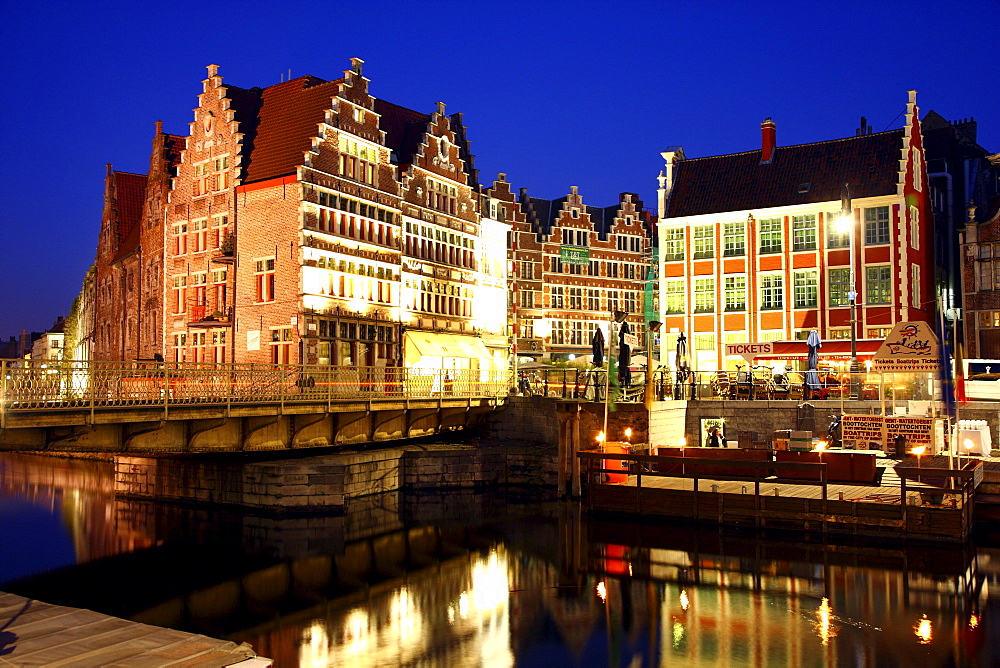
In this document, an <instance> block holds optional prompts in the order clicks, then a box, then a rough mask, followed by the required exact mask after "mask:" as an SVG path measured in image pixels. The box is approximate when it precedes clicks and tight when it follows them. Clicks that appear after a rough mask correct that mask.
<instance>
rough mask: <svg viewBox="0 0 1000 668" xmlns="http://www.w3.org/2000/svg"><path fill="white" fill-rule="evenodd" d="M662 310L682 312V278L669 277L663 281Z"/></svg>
mask: <svg viewBox="0 0 1000 668" xmlns="http://www.w3.org/2000/svg"><path fill="white" fill-rule="evenodd" d="M663 293H664V295H663V312H664V313H684V280H683V279H670V280H665V281H664V282H663Z"/></svg>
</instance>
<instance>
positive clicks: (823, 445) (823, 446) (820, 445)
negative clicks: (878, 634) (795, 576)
mask: <svg viewBox="0 0 1000 668" xmlns="http://www.w3.org/2000/svg"><path fill="white" fill-rule="evenodd" d="M814 449H815V450H816V452H823V451H824V450H826V441H818V442H817V443H816V447H815V448H814ZM823 600H824V601H825V600H826V599H823Z"/></svg>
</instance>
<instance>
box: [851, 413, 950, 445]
mask: <svg viewBox="0 0 1000 668" xmlns="http://www.w3.org/2000/svg"><path fill="white" fill-rule="evenodd" d="M840 429H841V437H840V440H841V441H843V443H844V445H845V446H848V444H852V445H854V447H857V445H858V444H859V443H860V444H861V445H862V446H867V445H868V444H869V443H878V444H880V445H882V444H887V443H892V442H893V441H895V439H896V437H897V436H903V437H905V438H906V447H907V448H912V447H914V446H919V445H926V446H927V448H928V451H930V450H931V445H932V441H933V434H934V418H929V417H914V416H907V415H890V416H884V415H845V416H844V417H843V419H842V420H841V422H840Z"/></svg>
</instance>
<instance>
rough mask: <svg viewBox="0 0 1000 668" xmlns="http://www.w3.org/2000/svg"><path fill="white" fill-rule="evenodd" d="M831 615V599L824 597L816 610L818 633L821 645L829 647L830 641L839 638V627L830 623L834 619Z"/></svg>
mask: <svg viewBox="0 0 1000 668" xmlns="http://www.w3.org/2000/svg"><path fill="white" fill-rule="evenodd" d="M830 613H831V608H830V599H828V598H826V597H825V596H824V597H823V601H822V602H821V603H820V604H819V608H817V610H816V633H817V635H819V639H820V644H821V645H829V644H830V639H831V638H836V637H837V627H836V626H835V625H834V624H831V623H830V620H831V619H832V617H833V615H832V614H830Z"/></svg>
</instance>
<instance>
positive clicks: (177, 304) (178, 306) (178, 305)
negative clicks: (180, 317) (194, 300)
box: [173, 276, 187, 313]
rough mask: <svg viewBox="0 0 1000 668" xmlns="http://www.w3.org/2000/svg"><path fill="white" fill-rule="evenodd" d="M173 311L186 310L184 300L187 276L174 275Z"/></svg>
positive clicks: (182, 311)
mask: <svg viewBox="0 0 1000 668" xmlns="http://www.w3.org/2000/svg"><path fill="white" fill-rule="evenodd" d="M173 291H174V313H184V311H185V310H187V301H186V300H185V297H186V291H187V276H174V287H173Z"/></svg>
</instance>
